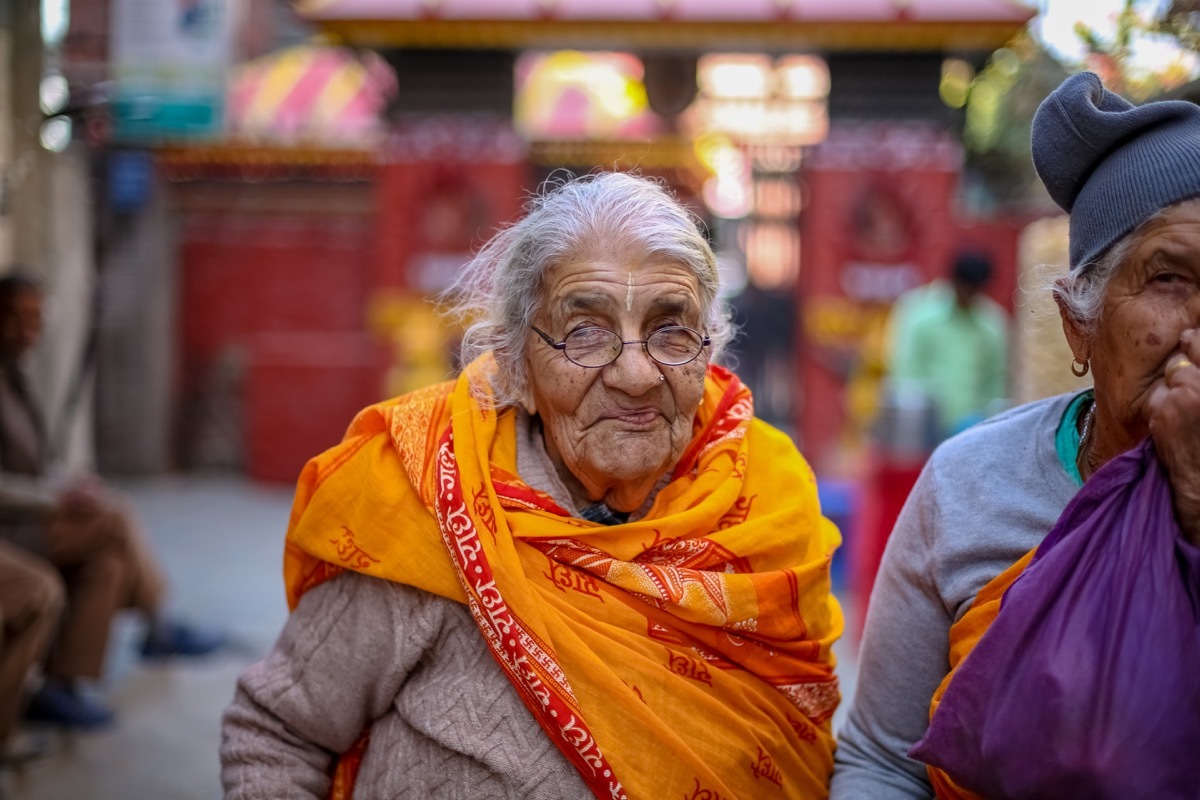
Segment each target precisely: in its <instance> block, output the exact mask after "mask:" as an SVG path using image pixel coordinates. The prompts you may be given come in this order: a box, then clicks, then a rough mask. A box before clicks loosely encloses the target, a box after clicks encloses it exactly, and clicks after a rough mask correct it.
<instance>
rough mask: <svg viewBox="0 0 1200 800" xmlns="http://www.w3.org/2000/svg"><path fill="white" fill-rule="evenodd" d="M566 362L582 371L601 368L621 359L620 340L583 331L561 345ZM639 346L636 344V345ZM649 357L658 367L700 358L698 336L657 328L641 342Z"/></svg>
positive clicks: (600, 332)
mask: <svg viewBox="0 0 1200 800" xmlns="http://www.w3.org/2000/svg"><path fill="white" fill-rule="evenodd" d="M563 344H564V345H565V347H564V348H563V352H564V353H565V354H566V356H567V358H569V359H571V360H572V361H574V362H575V363H576V364H579V365H580V366H582V367H603V366H604V365H606V364H610V363H612V362H613V361H615V360H616V359H617V356H619V355H621V350H622V349H623V347H624V343H623V342H622V341H621V337H620V336H618V335H617V334H615V333H613V332H612V331H610V330H605V329H604V328H584V329H583V330H579V331H576V332H575V333H572V334H571V335H570V336H568V337H567V338H566V340H565V341H564V342H563ZM639 344H640V343H639ZM645 345H646V350H647V352H649V354H650V357H651V358H653V359H654V360H655V361H657V362H659V363H660V364H664V365H667V366H678V365H680V364H686V363H688V362H689V361H691V360H693V359H694V358H696V356H698V355H700V351H701V350H702V349H704V340H703V339H702V338H701V337H700V335H699V334H698V333H696V332H695V331H693V330H691V329H689V328H683V327H669V328H660V329H659V330H657V331H655V332H654V333H652V334H650V336H648V337H647V338H646V341H645Z"/></svg>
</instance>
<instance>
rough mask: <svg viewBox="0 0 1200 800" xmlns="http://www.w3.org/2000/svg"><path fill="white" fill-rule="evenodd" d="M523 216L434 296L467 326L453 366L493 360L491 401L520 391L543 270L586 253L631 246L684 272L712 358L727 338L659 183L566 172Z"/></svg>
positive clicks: (729, 330)
mask: <svg viewBox="0 0 1200 800" xmlns="http://www.w3.org/2000/svg"><path fill="white" fill-rule="evenodd" d="M526 212H527V213H526V215H525V216H524V217H523V218H522V219H521V220H520V221H519V222H517V223H516V224H514V225H512V226H510V227H507V228H505V229H503V230H501V231H500V232H499V233H497V234H496V235H495V236H494V237H492V239H491V240H490V241H488V243H487V244H486V245H484V247H483V248H482V249H481V250H480V251H479V253H478V254H477V255H476V256H475V257H474V258H473V259H472V260H471V262H470V263H468V264H467V265H466V266H465V267H464V268H463V270H462V272H461V273H460V274H459V276H458V278H457V279H456V280H455V282H454V284H453V285H452V286H451V287H450V288H449V289H447V290H446V291H445V292H444V293H443V294H442V296H441V298H440V299H441V300H442V301H443V303H445V304H446V313H447V315H448V316H450V317H452V318H454V319H457V320H458V321H460V322H461V323H463V324H464V325H466V332H465V334H464V335H463V340H462V349H461V362H462V363H463V364H464V365H465V364H468V363H470V362H471V361H472V360H474V359H475V358H476V357H478V356H480V355H482V354H483V353H486V352H488V351H491V352H492V353H493V354H494V357H495V359H496V364H497V366H498V368H499V372H500V374H499V380H498V385H495V386H493V387H492V389H493V392H494V393H495V402H496V403H497V404H498V405H502V406H504V405H515V404H516V403H517V402H518V400H519V398H520V397H522V396H523V394H524V392H525V389H526V387H527V386H528V383H529V376H528V375H527V374H526V359H525V349H526V342H527V340H528V332H529V326H530V325H531V324H532V323H533V321H534V319H535V317H536V316H537V314H538V312H539V311H540V310H541V304H542V300H543V297H542V296H543V292H544V289H545V279H546V275H547V273H548V272H549V271H550V270H551V269H553V268H554V267H556V266H558V265H560V264H564V263H568V262H570V261H571V260H572V259H573V258H574V257H576V256H580V255H583V254H586V253H587V252H589V251H590V250H598V249H602V248H603V249H611V248H614V247H620V248H629V249H630V250H631V251H633V252H638V253H642V254H645V255H647V256H655V257H658V258H664V259H666V260H668V261H670V262H672V263H676V264H679V265H681V266H683V267H686V268H687V269H689V270H690V271H691V272H692V273H693V274H694V275H695V276H696V280H697V283H698V284H699V289H700V302H701V312H702V315H703V318H704V321H705V322H704V325H705V331H704V332H705V333H706V334H707V335H708V336H709V337H710V338H711V340H712V353H711V356H712V358H714V359H715V358H716V357H717V356H719V355H720V353H721V352H722V350H723V349H724V348H725V347H726V346H727V345H728V344H729V341H730V339H732V338H733V333H734V329H733V325H732V323H731V322H730V317H729V312H728V309H726V308H725V306H724V304H723V303H722V302H721V301H720V300H719V299H718V290H719V288H720V278H719V275H718V272H717V259H716V256H715V255H714V254H713V251H712V248H711V247H710V246H709V243H708V240H707V238H706V237H705V235H704V233H703V232H702V227H701V223H700V221H699V220H698V219H697V218H696V217H695V216H694V215H693V214H691V212H689V211H688V210H687V209H685V208H684V207H683V206H682V205H680V204H679V202H678V201H677V200H676V199H675V198H674V197H672V196H671V195H670V194H669V193H668V192H667V191H666V190H665V189H664V188H663V186H662V185H661V184H660V183H658V182H656V181H653V180H650V179H647V178H644V177H639V176H635V175H630V174H628V173H621V172H601V173H594V174H590V175H586V176H583V177H579V178H574V177H570V176H568V177H567V178H565V179H561V180H558V181H547V182H546V184H544V185H543V187H542V190H541V191H540V192H539V194H538V195H537V196H535V197H534V198H533V199H532V200H531V201H530V202H529V204H528V206H527V208H526Z"/></svg>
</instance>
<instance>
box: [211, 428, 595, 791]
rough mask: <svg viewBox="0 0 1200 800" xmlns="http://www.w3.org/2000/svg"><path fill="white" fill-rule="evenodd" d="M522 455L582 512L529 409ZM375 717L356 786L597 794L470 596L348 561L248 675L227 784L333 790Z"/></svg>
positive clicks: (226, 736)
mask: <svg viewBox="0 0 1200 800" xmlns="http://www.w3.org/2000/svg"><path fill="white" fill-rule="evenodd" d="M517 469H518V472H519V473H520V474H521V476H522V478H523V479H524V480H525V482H526V483H528V484H529V485H530V486H533V487H536V488H538V489H541V490H542V491H544V492H546V493H548V494H549V495H550V496H551V497H553V498H554V500H555V501H556V502H557V503H558V504H559V505H560V506H562V507H563V508H565V509H567V510H568V511H571V512H572V513H573V514H575V515H576V516H578V512H577V511H576V509H575V505H574V504H573V503H572V500H571V496H570V494H569V493H568V492H567V490H566V488H565V487H564V486H563V484H562V481H561V480H560V479H559V477H558V475H557V473H556V472H555V470H554V467H553V465H552V464H551V462H550V459H549V456H547V455H546V448H545V444H544V443H543V440H542V436H541V432H540V429H539V427H538V426H537V425H536V424H533V423H532V422H531V420H530V419H529V417H528V416H527V415H525V414H524V413H521V414H519V415H518V419H517ZM397 524H398V526H399V525H402V524H403V521H398V522H397ZM367 725H370V726H371V739H370V746H369V747H368V748H367V752H366V756H365V757H364V759H363V763H362V768H361V771H360V772H359V775H358V780H357V782H356V783H355V790H354V797H355V798H369V799H370V800H382V799H383V798H413V799H414V800H416V799H417V798H421V800H425V799H426V798H431V799H432V798H445V800H454V799H456V798H461V799H462V800H493V799H494V800H502V799H503V800H508V799H509V798H511V800H560V798H582V797H590V796H591V794H590V792H589V791H588V789H587V786H586V785H585V784H584V782H583V779H582V778H581V777H580V775H579V772H578V771H577V770H576V769H575V767H573V766H572V765H571V763H570V762H569V761H567V759H566V757H565V756H563V754H562V753H561V752H559V750H558V749H557V748H556V747H555V746H554V745H553V744H552V743H551V741H550V739H549V737H547V736H546V734H545V733H544V732H543V731H542V729H541V728H540V727H539V726H538V724H537V722H536V721H535V720H534V718H533V715H532V714H531V713H530V712H529V710H528V709H527V708H526V707H525V705H524V703H522V702H521V699H520V698H519V697H518V695H517V692H516V690H515V689H514V688H513V686H512V684H511V683H510V682H509V680H508V678H507V677H506V676H505V674H504V673H503V671H501V669H500V667H499V666H498V665H497V664H496V661H495V659H494V658H493V656H492V655H491V653H490V652H489V651H488V648H487V644H486V643H485V642H484V639H483V637H482V636H481V635H480V633H479V627H478V626H477V625H476V624H475V621H474V620H473V619H472V618H471V614H470V611H468V610H467V607H466V606H464V605H462V604H460V603H456V602H454V601H452V600H447V599H445V598H442V597H437V596H435V595H432V594H429V593H427V592H423V591H421V590H419V589H414V588H412V587H409V586H402V585H398V584H394V583H389V582H387V581H382V580H379V579H377V578H369V577H366V576H363V575H360V574H358V573H352V572H347V573H343V574H342V575H339V576H338V577H337V578H334V579H333V580H331V581H328V582H326V583H324V584H321V585H319V586H317V587H315V588H313V589H311V590H310V591H308V592H307V593H306V594H305V595H304V596H303V597H302V598H301V600H300V603H299V605H298V606H297V607H296V609H295V610H294V611H293V612H292V614H291V615H290V616H289V617H288V621H287V623H286V625H285V626H284V629H283V632H282V633H281V634H280V637H279V640H278V641H277V642H276V644H275V646H274V648H272V650H271V652H270V653H268V654H267V657H266V658H265V659H263V660H262V661H260V662H258V663H257V664H254V665H252V666H250V667H249V668H248V669H247V670H246V671H245V672H244V673H243V674H242V675H241V677H240V679H239V680H238V686H237V691H236V694H235V696H234V700H233V703H232V705H230V707H229V708H228V709H227V710H226V712H225V717H224V721H223V726H222V740H221V767H222V768H221V781H222V783H223V784H224V787H225V797H226V798H227V800H266V798H271V800H276V798H281V797H286V798H289V800H290V799H291V798H325V797H327V796H328V793H329V777H328V775H329V771H330V769H331V767H332V764H333V763H334V759H335V757H336V756H335V754H337V753H342V752H344V751H346V750H347V749H348V748H349V747H350V746H351V745H352V744H353V743H354V741H355V739H357V738H358V735H359V734H360V733H361V732H362V730H363V728H364V727H366V726H367Z"/></svg>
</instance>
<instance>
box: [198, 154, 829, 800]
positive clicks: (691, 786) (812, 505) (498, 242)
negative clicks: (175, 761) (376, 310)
mask: <svg viewBox="0 0 1200 800" xmlns="http://www.w3.org/2000/svg"><path fill="white" fill-rule="evenodd" d="M456 288H457V293H456V296H457V298H458V302H459V310H460V311H461V312H462V313H463V314H464V316H466V317H468V318H469V319H470V320H471V321H472V322H473V324H472V325H471V327H470V328H469V329H468V331H467V333H466V337H465V340H464V345H463V351H464V362H469V363H468V366H466V368H465V369H464V370H463V372H462V374H461V376H460V377H459V378H458V379H457V380H456V381H453V382H450V383H446V384H441V385H437V386H432V387H429V388H428V389H425V390H421V391H418V392H416V393H414V394H411V395H407V396H404V397H401V398H399V399H396V400H392V401H389V402H386V403H382V404H380V405H378V406H374V407H372V408H369V409H367V410H365V411H364V412H362V413H361V414H360V415H359V416H358V418H357V419H356V420H355V421H354V423H353V425H352V426H351V428H350V430H349V432H348V433H347V435H346V437H345V440H344V441H343V442H342V444H341V445H339V446H337V447H335V448H333V449H332V450H330V451H328V452H326V453H324V454H323V455H321V456H318V457H317V458H315V459H313V460H312V461H311V462H310V463H309V464H308V466H307V467H306V468H305V470H304V472H303V474H302V476H301V479H300V483H299V488H298V490H297V495H296V502H295V508H294V512H293V515H292V522H291V526H290V529H289V532H288V538H287V548H286V554H285V579H286V583H287V596H288V601H289V604H290V605H291V607H292V613H291V616H290V618H289V620H288V622H287V624H286V626H285V627H284V630H283V632H282V634H281V636H280V638H279V641H278V642H277V644H276V645H275V647H274V649H273V650H271V652H270V653H269V654H268V655H267V656H266V658H265V659H263V660H262V661H261V662H259V663H258V664H255V665H254V666H252V667H250V668H249V669H248V670H246V672H245V673H244V674H243V675H242V677H241V680H240V682H239V684H238V689H237V694H236V697H235V699H234V702H233V705H232V706H231V707H230V708H229V709H228V711H227V713H226V716H225V720H224V736H223V742H222V747H221V757H222V762H223V769H222V779H223V782H224V786H225V791H226V797H227V798H230V799H231V800H236V799H238V798H267V797H291V798H300V797H310V798H316V797H326V796H334V797H351V796H353V797H359V798H381V797H420V798H427V797H442V798H481V797H488V798H514V799H516V798H520V799H521V800H529V798H567V797H570V798H576V797H581V796H584V795H586V794H588V793H591V794H594V795H595V796H597V797H605V798H623V797H628V798H668V797H669V798H681V797H687V798H692V797H709V798H716V797H722V798H734V797H761V796H772V797H774V796H778V797H793V798H819V797H824V796H825V794H826V791H827V789H826V786H827V782H828V779H829V775H830V773H831V771H832V768H833V742H832V738H831V732H830V717H831V715H832V713H833V710H834V708H835V706H836V705H837V702H838V690H837V682H836V680H835V678H834V674H833V666H834V664H833V656H832V654H831V652H830V646H831V645H832V643H833V641H834V639H835V638H836V637H837V636H838V635H839V634H840V631H841V627H842V617H841V613H840V611H839V609H838V606H837V603H836V601H835V600H834V599H833V597H832V595H831V594H830V585H829V562H830V556H831V554H832V551H833V549H834V547H835V546H836V545H837V543H838V535H837V531H836V529H835V528H834V527H833V525H832V524H831V523H830V522H828V521H827V520H826V519H824V518H823V517H822V516H821V514H820V511H819V509H818V505H817V499H816V497H817V496H816V485H815V482H814V480H813V475H812V472H811V470H810V469H809V468H808V466H807V465H806V463H805V462H804V460H803V459H802V458H801V456H800V454H799V453H798V452H797V451H796V449H795V447H794V446H793V444H792V443H791V441H790V440H789V439H788V438H787V437H786V436H785V435H783V434H782V433H780V432H778V431H776V430H773V429H771V428H770V427H768V426H767V425H765V424H764V423H762V422H760V421H758V420H756V419H755V418H754V417H753V413H752V403H751V397H750V394H749V392H748V391H747V390H746V388H745V386H743V385H742V384H741V382H740V381H738V379H737V378H736V377H735V376H734V375H733V374H731V373H730V372H728V371H726V370H725V369H722V368H720V367H718V366H716V365H714V364H713V363H712V362H713V359H714V358H715V357H716V355H717V354H718V353H719V352H720V350H721V348H722V347H723V346H724V345H725V344H726V343H727V341H728V339H729V336H730V328H729V324H728V322H727V317H726V315H725V312H724V311H723V310H722V307H721V304H720V301H719V299H718V294H717V293H718V274H717V269H716V261H715V258H714V255H713V252H712V250H711V249H710V247H709V245H708V243H707V241H706V239H705V237H704V236H703V234H702V233H701V231H700V230H699V229H698V227H697V225H696V223H695V221H694V220H693V218H692V217H691V216H690V215H689V214H688V213H687V212H686V211H685V210H684V209H683V208H682V207H681V206H680V205H679V204H678V203H677V202H676V201H675V200H674V199H672V198H671V197H670V196H669V195H668V194H667V193H666V192H665V191H664V190H663V189H662V188H661V187H660V186H658V185H657V184H655V183H652V182H650V181H648V180H645V179H642V178H638V177H633V176H630V175H625V174H619V173H607V174H597V175H593V176H589V177H586V178H583V179H578V180H572V181H568V182H565V183H563V184H562V185H560V186H558V187H557V188H556V189H554V190H553V191H550V192H548V193H546V194H545V195H544V196H542V197H541V198H540V199H538V200H536V201H535V202H534V203H533V204H532V206H531V209H530V210H529V213H528V214H527V216H525V217H524V218H523V219H522V220H521V221H520V222H519V223H517V224H516V225H514V226H512V227H510V228H508V229H506V230H504V231H502V232H501V233H499V234H498V235H497V236H496V237H495V238H494V239H492V240H491V242H489V243H488V244H487V245H486V246H485V247H484V248H483V250H482V251H481V252H480V254H479V255H478V256H477V257H476V258H475V260H474V261H473V262H472V263H471V264H470V265H469V266H468V267H467V268H466V273H465V274H464V275H463V276H462V279H461V281H460V282H459V284H458V286H457V287H456Z"/></svg>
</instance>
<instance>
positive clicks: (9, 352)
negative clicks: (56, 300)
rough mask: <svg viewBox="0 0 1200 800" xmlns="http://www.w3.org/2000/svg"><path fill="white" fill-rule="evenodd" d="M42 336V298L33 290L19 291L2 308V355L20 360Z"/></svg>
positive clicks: (0, 345)
mask: <svg viewBox="0 0 1200 800" xmlns="http://www.w3.org/2000/svg"><path fill="white" fill-rule="evenodd" d="M41 335H42V296H41V294H40V293H39V292H37V291H33V290H31V289H18V290H17V291H15V292H13V294H12V296H11V297H9V299H8V302H7V303H6V304H5V307H4V308H0V353H2V354H3V355H4V356H5V357H6V358H18V357H20V356H22V355H24V354H25V353H26V352H27V351H28V350H29V349H30V348H31V347H33V346H34V345H35V344H37V340H38V338H39V337H40V336H41Z"/></svg>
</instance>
